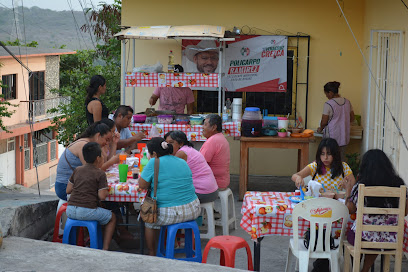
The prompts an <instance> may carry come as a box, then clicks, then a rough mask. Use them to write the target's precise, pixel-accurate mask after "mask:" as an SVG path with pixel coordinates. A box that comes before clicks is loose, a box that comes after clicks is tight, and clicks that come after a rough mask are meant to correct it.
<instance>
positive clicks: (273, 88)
mask: <svg viewBox="0 0 408 272" xmlns="http://www.w3.org/2000/svg"><path fill="white" fill-rule="evenodd" d="M182 44H183V50H182V65H183V67H184V71H185V72H199V73H217V72H218V69H219V68H220V67H218V64H219V54H218V47H219V44H218V42H215V41H210V40H201V41H197V40H183V43H182ZM287 49H288V38H287V37H286V36H241V37H240V38H237V39H236V40H235V41H233V42H228V43H227V47H226V49H225V63H224V65H223V67H222V69H223V70H222V71H223V74H224V75H223V78H222V80H223V81H222V85H223V87H225V88H226V90H227V91H230V92H233V91H237V92H285V91H286V87H287Z"/></svg>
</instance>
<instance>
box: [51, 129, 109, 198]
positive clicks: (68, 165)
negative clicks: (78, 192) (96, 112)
mask: <svg viewBox="0 0 408 272" xmlns="http://www.w3.org/2000/svg"><path fill="white" fill-rule="evenodd" d="M111 137H112V132H111V130H110V129H109V127H108V126H107V125H105V124H103V123H101V122H96V123H94V124H92V125H91V126H89V127H88V128H87V129H86V131H85V132H84V133H83V134H82V135H81V136H79V139H77V140H76V141H75V142H73V143H72V144H70V145H69V146H68V147H67V148H66V149H65V151H64V152H63V153H62V155H61V158H60V160H59V162H58V165H57V178H56V180H55V193H56V194H57V196H58V197H59V198H60V199H62V200H67V193H66V189H67V184H68V180H69V178H70V177H71V174H72V172H74V169H75V168H77V167H78V166H81V165H83V164H86V162H85V160H84V156H83V155H82V148H83V147H84V145H85V144H86V143H89V142H96V143H98V144H99V145H100V146H101V147H102V148H103V147H104V146H105V145H106V144H107V141H108V139H110V138H111ZM102 168H103V166H102ZM103 170H104V169H103Z"/></svg>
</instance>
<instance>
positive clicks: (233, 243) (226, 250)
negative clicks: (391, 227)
mask: <svg viewBox="0 0 408 272" xmlns="http://www.w3.org/2000/svg"><path fill="white" fill-rule="evenodd" d="M210 248H219V249H220V250H221V255H220V265H222V266H227V267H232V268H234V267H235V252H236V251H237V249H240V248H245V249H246V252H247V256H248V270H250V271H253V270H254V266H253V265H252V254H251V249H250V248H249V245H248V243H247V242H246V241H245V240H244V239H243V238H241V237H236V236H226V235H225V236H216V237H213V238H211V239H210V241H208V243H207V246H206V247H205V249H204V254H203V261H202V262H203V263H206V262H207V256H208V252H209V251H210Z"/></svg>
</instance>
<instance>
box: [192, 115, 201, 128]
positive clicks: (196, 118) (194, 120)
mask: <svg viewBox="0 0 408 272" xmlns="http://www.w3.org/2000/svg"><path fill="white" fill-rule="evenodd" d="M203 120H204V118H203V117H201V116H199V115H190V125H192V126H196V125H202V124H203Z"/></svg>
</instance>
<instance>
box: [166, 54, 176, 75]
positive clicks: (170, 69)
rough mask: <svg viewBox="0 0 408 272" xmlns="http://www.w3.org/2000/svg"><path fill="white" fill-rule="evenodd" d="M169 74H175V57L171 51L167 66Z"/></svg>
mask: <svg viewBox="0 0 408 272" xmlns="http://www.w3.org/2000/svg"><path fill="white" fill-rule="evenodd" d="M167 72H168V73H174V55H173V51H172V50H170V53H169V62H168V64H167Z"/></svg>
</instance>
